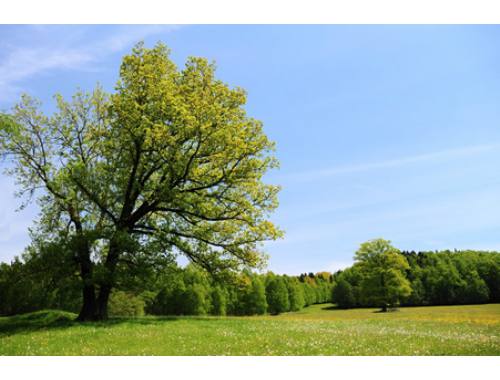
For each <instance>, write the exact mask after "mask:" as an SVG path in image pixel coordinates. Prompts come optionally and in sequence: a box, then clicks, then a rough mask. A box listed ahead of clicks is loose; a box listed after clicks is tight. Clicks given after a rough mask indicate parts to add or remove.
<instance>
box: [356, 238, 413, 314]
mask: <svg viewBox="0 0 500 380" xmlns="http://www.w3.org/2000/svg"><path fill="white" fill-rule="evenodd" d="M390 243H391V242H390V241H388V240H384V239H376V240H370V241H368V242H366V243H363V244H361V246H360V248H359V249H358V251H357V252H356V255H355V256H354V259H355V260H356V261H357V262H358V263H359V265H360V269H361V271H362V273H363V280H362V283H361V287H362V293H363V295H364V296H365V297H366V300H367V301H368V302H369V303H372V304H374V305H377V306H380V307H381V308H382V311H387V310H388V308H392V307H394V306H396V305H398V304H399V301H400V299H401V298H403V297H407V296H409V295H410V293H411V286H410V282H409V281H408V279H407V278H406V274H405V271H406V270H407V269H409V265H408V262H407V261H406V258H405V257H404V256H403V255H401V254H400V252H399V250H398V249H397V248H394V247H393V246H392V245H391V244H390Z"/></svg>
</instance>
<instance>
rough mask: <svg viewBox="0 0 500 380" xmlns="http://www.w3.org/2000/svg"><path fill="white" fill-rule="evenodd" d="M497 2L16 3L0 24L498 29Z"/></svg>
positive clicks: (0, 15)
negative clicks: (495, 26) (468, 26)
mask: <svg viewBox="0 0 500 380" xmlns="http://www.w3.org/2000/svg"><path fill="white" fill-rule="evenodd" d="M499 10H500V4H499V2H498V1H497V0H474V1H472V0H344V1H340V0H307V1H306V0H302V1H299V0H244V1H243V0H174V1H172V0H170V1H168V0H167V1H165V0H141V1H137V0H86V1H80V2H78V1H68V0H43V1H42V0H16V1H4V2H2V10H1V12H0V23H37V24H41V23H58V24H65V23H132V24H140V23H148V24H151V23H161V24H198V23H202V24H207V23H225V24H227V23H229V24H239V23H244V24H248V23H272V24H274V23H278V24H286V23H343V24H350V23H357V24H364V23H381V24H386V23H389V24H399V23H446V24H453V23H460V24H461V23H468V24H471V23H472V24H473V23H498V22H500V12H499ZM0 37H1V36H0Z"/></svg>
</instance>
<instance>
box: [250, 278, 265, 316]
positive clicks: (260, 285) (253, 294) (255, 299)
mask: <svg viewBox="0 0 500 380" xmlns="http://www.w3.org/2000/svg"><path fill="white" fill-rule="evenodd" d="M266 311H267V299H266V287H265V285H264V281H263V280H262V279H261V278H260V277H259V276H252V282H251V285H250V289H249V290H248V292H247V294H246V312H245V314H247V315H254V314H258V315H260V314H265V313H266Z"/></svg>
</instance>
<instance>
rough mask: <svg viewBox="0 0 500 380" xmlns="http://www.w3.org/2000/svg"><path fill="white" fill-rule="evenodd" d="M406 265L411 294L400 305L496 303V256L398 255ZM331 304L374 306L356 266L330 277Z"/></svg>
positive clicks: (499, 286)
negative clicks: (331, 289) (332, 281)
mask: <svg viewBox="0 0 500 380" xmlns="http://www.w3.org/2000/svg"><path fill="white" fill-rule="evenodd" d="M400 255H402V256H403V257H404V258H405V259H406V261H407V263H408V267H407V269H406V270H405V277H406V279H407V280H408V281H409V285H410V287H411V292H410V293H409V295H408V296H407V297H402V298H401V300H400V304H401V305H403V306H424V305H460V304H479V303H496V302H500V253H498V252H483V251H436V252H418V253H416V252H413V251H411V252H408V251H403V252H401V253H400ZM333 277H334V282H335V286H334V290H333V302H335V303H337V304H338V305H339V307H342V308H350V307H363V306H378V305H374V304H373V302H371V300H370V299H367V297H366V296H365V293H366V288H365V287H364V286H363V270H362V268H361V267H360V265H359V264H358V263H355V264H354V265H353V266H351V267H350V268H347V269H346V270H344V271H340V272H337V273H335V274H334V276H333Z"/></svg>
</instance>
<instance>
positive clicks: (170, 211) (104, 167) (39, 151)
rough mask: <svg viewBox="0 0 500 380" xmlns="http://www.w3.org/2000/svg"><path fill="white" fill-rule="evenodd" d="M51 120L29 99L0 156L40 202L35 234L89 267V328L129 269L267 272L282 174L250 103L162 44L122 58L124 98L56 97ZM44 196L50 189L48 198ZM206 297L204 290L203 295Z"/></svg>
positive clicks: (118, 92) (83, 273) (7, 120)
mask: <svg viewBox="0 0 500 380" xmlns="http://www.w3.org/2000/svg"><path fill="white" fill-rule="evenodd" d="M56 101H57V111H56V112H55V113H54V114H52V115H50V116H47V115H45V114H43V112H41V110H40V103H39V102H38V101H36V100H34V99H33V98H31V97H29V96H27V95H25V96H23V97H22V99H21V102H20V103H19V104H18V105H17V106H16V107H14V109H13V111H12V113H10V114H8V115H3V116H2V118H1V120H0V122H1V124H0V149H1V152H2V153H3V154H5V155H6V156H8V157H10V158H11V166H10V169H9V173H10V174H11V175H13V176H14V177H15V178H16V180H17V183H18V185H19V195H28V198H25V200H30V199H31V197H32V196H33V195H34V194H37V195H38V198H37V199H38V201H39V203H40V206H41V210H42V213H41V217H40V219H39V220H38V224H37V226H38V229H37V233H38V234H39V235H43V238H44V239H45V240H50V239H54V238H56V237H57V236H61V235H63V236H64V238H65V240H66V241H68V242H71V244H72V245H73V248H74V252H75V257H74V259H75V261H76V262H77V263H78V264H79V267H80V277H81V280H82V289H83V297H84V305H83V307H82V311H81V313H80V318H81V319H103V318H106V316H107V304H108V299H109V296H110V292H111V289H112V288H113V286H115V284H116V282H117V278H118V277H119V273H120V271H127V270H129V269H130V267H137V266H140V265H145V264H147V265H154V264H155V262H156V261H158V260H162V259H165V258H170V259H171V257H172V256H175V255H184V256H186V257H187V258H188V259H189V260H191V261H192V262H195V263H197V264H199V265H200V266H202V267H204V268H206V269H207V270H209V271H211V272H213V273H215V272H218V271H226V270H234V269H238V268H241V267H243V266H249V267H255V266H259V265H261V264H262V263H263V262H264V258H265V256H264V255H263V254H262V252H261V250H260V249H259V243H260V242H262V241H264V240H269V239H276V238H278V237H280V235H281V231H280V230H279V229H278V228H276V227H275V226H274V225H273V224H272V223H271V222H270V221H269V220H268V216H269V214H270V213H271V212H272V211H273V210H274V209H275V208H276V207H277V193H278V191H279V188H278V187H277V186H274V185H269V184H265V183H264V182H263V181H262V177H263V175H264V173H266V172H267V171H268V170H269V169H271V168H274V167H276V166H277V160H276V159H275V158H274V156H273V155H272V151H273V149H274V144H273V143H272V142H271V141H270V140H269V139H268V138H267V137H266V135H265V134H264V132H263V129H262V123H261V122H259V121H258V120H255V119H253V118H251V117H249V116H247V114H246V112H245V109H244V105H245V102H246V94H245V92H244V90H242V89H240V88H230V87H229V86H228V85H226V84H225V83H223V82H222V81H220V80H218V79H216V78H215V66H214V64H211V63H209V62H207V61H206V60H205V59H203V58H189V59H188V61H187V62H186V65H185V67H184V68H183V69H182V70H179V69H177V67H176V66H175V65H174V63H173V62H172V61H171V60H170V58H169V50H168V49H167V48H166V47H165V46H164V45H163V44H158V45H156V46H155V47H154V48H152V49H148V48H146V47H144V46H143V44H142V43H140V44H138V45H136V46H135V47H134V49H133V51H132V53H131V54H130V55H127V56H125V57H124V58H123V61H122V64H121V67H120V78H119V80H118V82H117V85H116V89H115V92H114V93H112V94H107V93H105V91H103V89H102V88H100V87H97V88H96V89H95V90H94V91H93V92H91V93H85V92H82V91H80V92H77V93H76V94H75V95H74V96H73V98H72V100H70V101H68V100H65V99H64V98H63V97H62V96H60V95H58V96H56ZM37 190H41V191H38V192H37ZM195 293H196V292H195Z"/></svg>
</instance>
